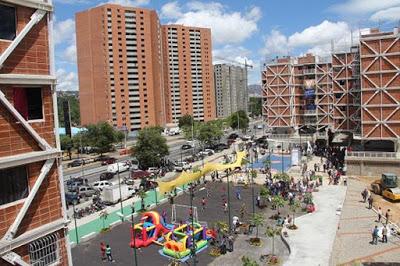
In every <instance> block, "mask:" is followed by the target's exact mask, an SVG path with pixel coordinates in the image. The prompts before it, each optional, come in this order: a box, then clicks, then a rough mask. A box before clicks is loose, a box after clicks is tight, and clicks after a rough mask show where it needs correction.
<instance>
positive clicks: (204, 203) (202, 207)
mask: <svg viewBox="0 0 400 266" xmlns="http://www.w3.org/2000/svg"><path fill="white" fill-rule="evenodd" d="M201 210H202V211H203V212H204V211H205V210H206V199H205V198H204V197H203V198H202V199H201Z"/></svg>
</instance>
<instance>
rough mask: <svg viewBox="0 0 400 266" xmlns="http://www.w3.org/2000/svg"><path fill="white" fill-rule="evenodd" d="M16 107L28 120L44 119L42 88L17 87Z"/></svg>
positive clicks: (15, 91)
mask: <svg viewBox="0 0 400 266" xmlns="http://www.w3.org/2000/svg"><path fill="white" fill-rule="evenodd" d="M14 107H15V109H17V111H18V112H19V113H20V114H21V115H22V117H23V118H25V119H26V120H38V119H43V105H42V89H41V88H15V89H14Z"/></svg>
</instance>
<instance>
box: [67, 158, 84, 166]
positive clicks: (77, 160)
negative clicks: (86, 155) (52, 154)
mask: <svg viewBox="0 0 400 266" xmlns="http://www.w3.org/2000/svg"><path fill="white" fill-rule="evenodd" d="M81 165H85V161H84V160H83V159H76V160H73V161H72V162H70V163H68V164H67V167H77V166H81Z"/></svg>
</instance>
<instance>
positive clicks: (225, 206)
mask: <svg viewBox="0 0 400 266" xmlns="http://www.w3.org/2000/svg"><path fill="white" fill-rule="evenodd" d="M222 207H223V208H224V212H225V213H227V212H228V203H227V202H226V200H224V203H223V205H222Z"/></svg>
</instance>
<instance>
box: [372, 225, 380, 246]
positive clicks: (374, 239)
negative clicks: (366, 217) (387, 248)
mask: <svg viewBox="0 0 400 266" xmlns="http://www.w3.org/2000/svg"><path fill="white" fill-rule="evenodd" d="M378 232H379V230H378V226H377V225H375V228H374V229H373V230H372V244H375V245H378Z"/></svg>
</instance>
